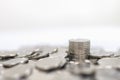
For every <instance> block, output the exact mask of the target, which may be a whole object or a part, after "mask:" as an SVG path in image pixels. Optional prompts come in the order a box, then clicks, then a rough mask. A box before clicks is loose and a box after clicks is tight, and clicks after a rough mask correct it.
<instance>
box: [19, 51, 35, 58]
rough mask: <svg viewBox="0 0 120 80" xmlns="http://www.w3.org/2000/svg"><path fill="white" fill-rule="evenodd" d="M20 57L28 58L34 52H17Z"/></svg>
mask: <svg viewBox="0 0 120 80" xmlns="http://www.w3.org/2000/svg"><path fill="white" fill-rule="evenodd" d="M17 54H18V57H27V56H29V55H32V54H33V52H32V51H31V50H22V51H18V52H17Z"/></svg>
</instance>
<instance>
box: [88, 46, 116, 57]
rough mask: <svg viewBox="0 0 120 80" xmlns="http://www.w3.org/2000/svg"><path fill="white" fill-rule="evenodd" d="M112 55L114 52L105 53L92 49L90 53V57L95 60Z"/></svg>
mask: <svg viewBox="0 0 120 80" xmlns="http://www.w3.org/2000/svg"><path fill="white" fill-rule="evenodd" d="M112 55H114V52H109V51H105V50H104V49H102V48H93V49H91V51H90V56H91V57H96V58H103V57H110V56H112Z"/></svg>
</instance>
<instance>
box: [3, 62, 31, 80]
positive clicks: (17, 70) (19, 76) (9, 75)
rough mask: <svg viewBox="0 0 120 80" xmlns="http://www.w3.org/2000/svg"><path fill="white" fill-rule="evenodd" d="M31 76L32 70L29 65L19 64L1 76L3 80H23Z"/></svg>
mask: <svg viewBox="0 0 120 80" xmlns="http://www.w3.org/2000/svg"><path fill="white" fill-rule="evenodd" d="M31 74H32V68H31V67H30V66H29V65H25V64H21V65H17V66H15V67H12V68H10V69H7V70H5V71H4V72H3V73H2V76H3V77H4V79H5V80H23V79H26V78H27V77H29V76H30V75H31Z"/></svg>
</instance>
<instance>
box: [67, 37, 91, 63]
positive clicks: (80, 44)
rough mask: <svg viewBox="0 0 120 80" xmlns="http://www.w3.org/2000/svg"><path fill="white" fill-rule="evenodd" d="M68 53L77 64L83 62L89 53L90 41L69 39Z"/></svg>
mask: <svg viewBox="0 0 120 80" xmlns="http://www.w3.org/2000/svg"><path fill="white" fill-rule="evenodd" d="M69 53H70V54H71V55H73V56H74V59H75V60H76V61H79V62H84V60H85V59H86V58H87V57H88V55H89V53H90V40H87V39H71V40H69Z"/></svg>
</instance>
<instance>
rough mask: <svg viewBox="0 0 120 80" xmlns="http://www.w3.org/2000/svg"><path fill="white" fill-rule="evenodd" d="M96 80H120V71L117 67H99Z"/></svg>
mask: <svg viewBox="0 0 120 80" xmlns="http://www.w3.org/2000/svg"><path fill="white" fill-rule="evenodd" d="M96 80H120V72H119V71H117V70H116V69H97V71H96Z"/></svg>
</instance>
